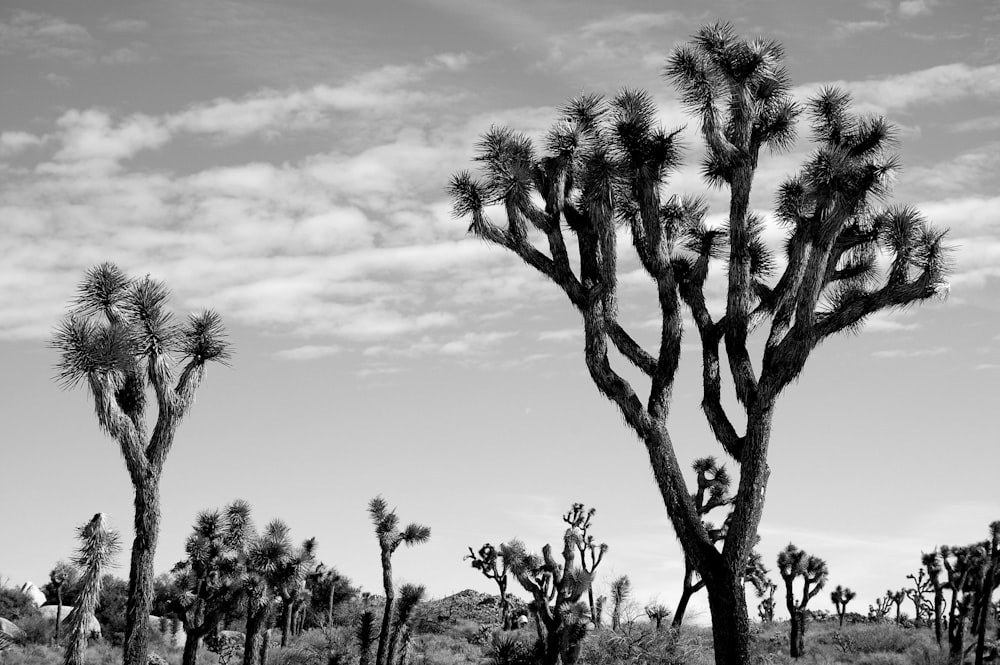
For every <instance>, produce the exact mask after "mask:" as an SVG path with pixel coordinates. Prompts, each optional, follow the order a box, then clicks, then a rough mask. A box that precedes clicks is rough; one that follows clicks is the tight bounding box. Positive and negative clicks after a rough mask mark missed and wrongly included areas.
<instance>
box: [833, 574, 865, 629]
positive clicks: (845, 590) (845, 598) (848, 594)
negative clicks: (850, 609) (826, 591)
mask: <svg viewBox="0 0 1000 665" xmlns="http://www.w3.org/2000/svg"><path fill="white" fill-rule="evenodd" d="M857 595H858V594H856V593H854V592H853V591H851V589H850V587H842V586H840V585H839V584H838V585H837V588H836V589H834V590H833V591H831V592H830V600H831V601H832V602H833V606H834V607H836V608H837V618H838V619H840V627H841V628H843V627H844V615H845V614H847V603H849V602H851V601H852V600H854V597H855V596H857Z"/></svg>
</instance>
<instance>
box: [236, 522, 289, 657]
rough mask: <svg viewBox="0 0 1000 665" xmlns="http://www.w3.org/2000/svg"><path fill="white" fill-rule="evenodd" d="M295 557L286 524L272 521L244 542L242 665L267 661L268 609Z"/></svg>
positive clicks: (272, 606) (275, 597) (269, 615)
mask: <svg viewBox="0 0 1000 665" xmlns="http://www.w3.org/2000/svg"><path fill="white" fill-rule="evenodd" d="M295 557H296V551H295V546H294V545H293V544H292V539H291V536H290V533H289V529H288V525H287V524H285V523H284V522H282V521H281V520H271V521H270V522H268V524H267V525H266V526H265V527H264V530H263V531H262V532H261V533H260V534H254V535H253V536H252V537H251V539H250V542H249V543H247V558H246V574H245V575H244V578H243V589H244V596H245V598H246V615H247V618H246V631H245V633H246V638H245V640H244V646H243V665H263V664H264V663H266V653H267V646H268V640H267V632H268V623H269V621H270V618H271V612H272V610H273V609H274V605H275V604H276V603H277V600H278V597H279V588H280V586H281V584H282V582H283V581H284V579H285V571H286V570H287V568H288V567H289V566H290V565H292V561H293V560H294V559H295Z"/></svg>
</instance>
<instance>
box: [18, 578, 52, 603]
mask: <svg viewBox="0 0 1000 665" xmlns="http://www.w3.org/2000/svg"><path fill="white" fill-rule="evenodd" d="M17 590H18V591H20V592H21V593H23V594H24V595H25V596H27V597H28V598H31V601H32V602H33V603H35V607H41V606H42V605H44V604H45V594H44V593H42V590H41V589H39V588H38V587H36V586H35V585H34V584H33V583H32V582H25V583H24V584H22V585H21V586H20V587H18V589H17Z"/></svg>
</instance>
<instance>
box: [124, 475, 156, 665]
mask: <svg viewBox="0 0 1000 665" xmlns="http://www.w3.org/2000/svg"><path fill="white" fill-rule="evenodd" d="M132 484H133V487H134V488H135V540H133V541H132V565H131V569H130V570H129V581H128V601H127V603H126V605H125V643H124V646H123V648H122V653H123V661H122V662H123V663H124V665H146V658H147V655H148V653H149V613H150V612H151V611H152V607H153V556H154V555H155V554H156V539H157V537H158V536H159V532H160V479H159V476H158V475H154V473H153V472H152V471H146V472H145V475H142V476H133V478H132Z"/></svg>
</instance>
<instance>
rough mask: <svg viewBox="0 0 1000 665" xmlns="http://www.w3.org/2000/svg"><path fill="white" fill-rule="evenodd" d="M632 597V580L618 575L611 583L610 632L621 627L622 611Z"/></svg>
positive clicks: (626, 576)
mask: <svg viewBox="0 0 1000 665" xmlns="http://www.w3.org/2000/svg"><path fill="white" fill-rule="evenodd" d="M631 595H632V580H630V579H629V578H628V575H620V576H618V577H616V578H615V579H613V580H612V581H611V630H618V629H620V628H621V627H622V609H623V608H624V606H625V602H626V601H627V600H628V599H629V597H631Z"/></svg>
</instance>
